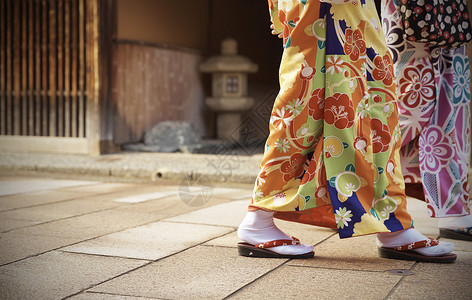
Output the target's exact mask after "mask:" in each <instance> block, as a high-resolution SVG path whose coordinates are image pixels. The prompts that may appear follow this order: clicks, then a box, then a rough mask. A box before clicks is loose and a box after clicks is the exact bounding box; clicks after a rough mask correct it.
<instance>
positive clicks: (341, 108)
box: [324, 93, 354, 129]
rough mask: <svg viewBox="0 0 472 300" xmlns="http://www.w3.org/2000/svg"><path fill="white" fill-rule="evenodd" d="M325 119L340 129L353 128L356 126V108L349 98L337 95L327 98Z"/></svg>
mask: <svg viewBox="0 0 472 300" xmlns="http://www.w3.org/2000/svg"><path fill="white" fill-rule="evenodd" d="M324 118H325V121H326V123H328V124H330V125H334V126H335V127H336V128H338V129H345V128H349V127H351V126H352V125H353V124H354V106H353V105H352V101H351V99H350V98H349V96H348V95H347V94H344V93H343V94H341V93H335V94H334V95H333V96H330V97H328V98H326V100H325V111H324Z"/></svg>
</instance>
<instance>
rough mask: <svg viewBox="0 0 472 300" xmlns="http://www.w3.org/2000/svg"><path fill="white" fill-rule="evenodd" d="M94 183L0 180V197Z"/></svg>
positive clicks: (54, 180) (92, 182)
mask: <svg viewBox="0 0 472 300" xmlns="http://www.w3.org/2000/svg"><path fill="white" fill-rule="evenodd" d="M97 183H98V182H95V181H81V180H59V179H15V180H0V196H5V195H15V194H23V193H30V192H37V191H45V190H53V189H58V188H63V187H71V186H84V185H93V184H97Z"/></svg>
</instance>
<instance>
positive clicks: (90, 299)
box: [67, 292, 157, 300]
mask: <svg viewBox="0 0 472 300" xmlns="http://www.w3.org/2000/svg"><path fill="white" fill-rule="evenodd" d="M67 299H70V300H143V298H142V297H130V296H121V295H112V294H104V293H92V292H84V293H81V294H78V295H75V296H72V297H69V298H67ZM145 299H146V300H152V299H151V298H149V297H147V298H145ZM153 299H157V298H153Z"/></svg>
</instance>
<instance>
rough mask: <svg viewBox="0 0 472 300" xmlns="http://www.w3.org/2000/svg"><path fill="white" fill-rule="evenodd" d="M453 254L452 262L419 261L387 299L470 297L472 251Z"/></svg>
mask: <svg viewBox="0 0 472 300" xmlns="http://www.w3.org/2000/svg"><path fill="white" fill-rule="evenodd" d="M469 243H470V242H469ZM455 253H456V254H457V261H456V262H455V263H451V264H431V263H429V264H428V263H418V265H416V266H415V268H413V272H415V275H414V276H405V277H404V278H403V280H402V282H401V284H400V285H399V286H398V288H397V289H396V290H395V292H394V293H392V295H391V296H390V297H389V298H388V299H419V298H421V299H464V300H465V299H471V295H472V294H471V291H470V274H471V270H472V253H471V252H460V251H455Z"/></svg>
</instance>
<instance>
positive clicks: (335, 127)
mask: <svg viewBox="0 0 472 300" xmlns="http://www.w3.org/2000/svg"><path fill="white" fill-rule="evenodd" d="M268 2H269V8H270V15H271V20H272V22H273V24H274V25H275V27H276V30H277V31H278V32H282V33H283V43H284V53H283V57H282V61H281V65H280V92H279V94H278V96H277V98H276V100H275V103H274V107H273V110H272V115H271V118H270V135H269V137H268V140H267V143H266V149H265V153H264V157H263V159H262V162H261V170H260V173H259V175H258V177H257V179H256V184H255V189H254V193H253V199H252V203H251V206H253V207H258V208H261V209H265V210H272V211H275V212H276V213H275V217H277V218H280V219H284V220H289V221H294V222H300V223H306V224H312V225H318V226H324V227H331V228H337V229H338V232H339V235H340V237H341V238H345V237H351V236H357V235H365V234H372V233H377V232H388V231H398V230H403V229H406V228H409V227H412V220H411V217H410V215H409V214H408V213H407V212H406V200H405V192H404V181H403V176H402V173H401V166H400V156H399V147H400V144H401V137H400V130H399V124H398V108H397V96H396V94H395V83H394V78H393V76H394V75H393V74H394V73H393V64H392V58H391V55H390V54H389V52H388V50H387V45H386V41H385V37H384V34H383V32H382V29H381V27H380V22H379V19H378V14H377V11H376V8H375V4H374V1H373V0H365V1H364V0H353V1H349V0H348V1H343V0H323V1H320V0H278V1H277V0H269V1H268ZM345 2H346V3H345Z"/></svg>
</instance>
